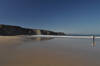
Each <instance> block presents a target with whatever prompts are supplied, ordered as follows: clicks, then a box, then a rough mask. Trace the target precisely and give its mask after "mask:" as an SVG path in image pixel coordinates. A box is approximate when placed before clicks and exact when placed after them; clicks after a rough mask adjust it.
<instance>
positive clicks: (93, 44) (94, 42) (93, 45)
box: [92, 36, 96, 48]
mask: <svg viewBox="0 0 100 66" xmlns="http://www.w3.org/2000/svg"><path fill="white" fill-rule="evenodd" d="M95 40H96V38H95V36H93V42H92V47H93V48H94V47H95V46H96V41H95Z"/></svg>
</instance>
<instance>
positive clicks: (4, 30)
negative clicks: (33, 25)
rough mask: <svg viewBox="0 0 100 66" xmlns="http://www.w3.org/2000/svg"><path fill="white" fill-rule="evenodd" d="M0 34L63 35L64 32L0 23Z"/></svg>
mask: <svg viewBox="0 0 100 66" xmlns="http://www.w3.org/2000/svg"><path fill="white" fill-rule="evenodd" d="M0 35H4V36H11V35H65V34H64V33H62V32H53V31H48V30H40V29H29V28H23V27H19V26H12V25H3V24H1V25H0Z"/></svg>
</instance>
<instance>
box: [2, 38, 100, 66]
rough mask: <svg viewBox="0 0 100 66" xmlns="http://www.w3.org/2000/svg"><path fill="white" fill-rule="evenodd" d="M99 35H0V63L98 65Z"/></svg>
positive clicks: (14, 65) (9, 65) (15, 65)
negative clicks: (75, 37) (81, 37)
mask: <svg viewBox="0 0 100 66" xmlns="http://www.w3.org/2000/svg"><path fill="white" fill-rule="evenodd" d="M99 57H100V39H96V45H93V44H92V39H71V38H54V39H53V38H49V39H47V38H42V39H41V38H31V39H29V38H27V39H25V38H10V39H9V37H8V38H6V39H5V38H3V39H2V38H0V66H100V58H99Z"/></svg>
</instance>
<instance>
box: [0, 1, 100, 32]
mask: <svg viewBox="0 0 100 66" xmlns="http://www.w3.org/2000/svg"><path fill="white" fill-rule="evenodd" d="M0 24H9V25H18V26H23V27H29V28H38V29H48V30H53V31H62V32H66V33H86V34H88V33H89V34H90V33H94V34H100V0H0Z"/></svg>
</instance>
